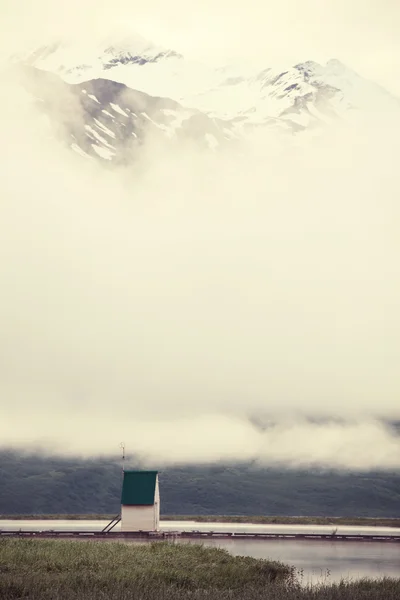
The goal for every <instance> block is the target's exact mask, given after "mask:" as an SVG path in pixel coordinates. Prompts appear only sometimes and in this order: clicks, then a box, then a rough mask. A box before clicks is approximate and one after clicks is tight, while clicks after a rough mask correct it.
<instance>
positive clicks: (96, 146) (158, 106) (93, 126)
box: [14, 35, 400, 162]
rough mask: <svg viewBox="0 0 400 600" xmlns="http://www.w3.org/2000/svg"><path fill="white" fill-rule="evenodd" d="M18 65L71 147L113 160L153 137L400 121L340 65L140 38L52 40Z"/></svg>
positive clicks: (295, 132) (200, 140)
mask: <svg viewBox="0 0 400 600" xmlns="http://www.w3.org/2000/svg"><path fill="white" fill-rule="evenodd" d="M14 60H18V61H19V62H22V63H23V64H24V65H25V68H26V69H28V70H29V71H30V76H29V78H28V80H29V83H28V87H30V88H31V89H33V92H34V94H35V97H37V98H39V100H40V103H41V106H42V108H44V109H45V110H46V111H48V113H49V115H51V118H52V120H53V121H54V122H55V123H56V125H57V127H58V126H62V127H63V128H64V129H65V128H66V129H67V134H68V136H70V141H71V147H72V148H73V149H74V150H75V151H76V152H79V153H81V154H83V155H87V156H95V157H99V158H101V159H102V160H106V161H114V162H126V161H130V160H131V159H132V155H133V154H134V153H135V152H136V151H137V148H138V147H139V146H140V145H141V144H142V143H143V141H144V139H145V137H146V136H147V135H155V136H158V137H159V138H160V139H163V140H164V141H165V140H167V141H168V143H173V142H176V141H181V140H182V139H186V140H191V141H192V142H194V141H195V143H196V144H200V146H201V147H204V148H208V149H211V150H213V151H215V150H216V149H217V148H220V147H221V146H223V145H224V144H226V143H229V142H230V141H231V140H232V139H238V138H243V137H248V136H249V135H250V134H251V133H252V132H254V131H257V132H258V131H259V130H260V128H261V129H262V130H265V129H267V130H268V131H269V132H271V135H272V134H273V133H275V132H278V134H282V133H283V134H286V138H287V136H288V135H289V137H291V138H292V139H293V136H294V137H296V138H299V137H300V138H302V137H307V136H308V135H310V134H311V135H312V136H313V135H318V133H319V132H320V131H321V130H323V129H324V127H325V126H326V125H327V124H329V123H335V121H336V120H338V119H341V120H343V119H344V120H347V119H349V120H351V119H353V118H354V117H355V116H357V115H364V116H365V115H367V116H368V115H369V114H373V115H374V117H375V118H376V116H377V115H378V116H379V115H385V116H386V117H387V115H392V114H394V115H396V116H397V118H398V116H399V115H400V100H399V99H397V98H395V97H393V96H392V95H391V94H389V93H388V92H387V91H386V90H384V89H382V88H381V87H379V86H378V85H376V84H375V83H373V82H371V81H368V80H366V79H364V78H363V77H361V76H360V75H358V74H357V73H355V72H354V71H352V70H351V69H349V68H348V67H346V66H345V65H343V64H342V63H340V62H339V61H337V60H330V61H328V63H327V64H326V65H321V64H318V63H316V62H313V61H308V62H304V63H299V64H296V65H294V66H292V65H289V66H287V65H286V66H284V67H271V66H268V60H267V59H266V60H265V63H266V65H267V66H265V67H263V68H259V67H258V66H252V67H246V68H244V67H241V66H239V65H227V66H226V65H225V66H223V67H215V66H214V65H211V66H210V65H206V64H201V63H197V62H194V61H191V60H187V59H186V58H185V57H184V56H182V55H181V54H179V53H177V52H175V51H173V50H170V49H165V48H161V47H158V46H156V45H154V44H153V43H151V42H148V41H147V40H145V39H143V38H141V37H139V36H136V35H135V36H133V37H128V38H107V39H105V40H102V41H100V42H99V43H96V44H84V43H82V44H81V43H79V44H78V43H76V42H74V43H68V42H62V43H55V44H53V45H50V46H42V47H39V48H36V49H34V50H33V51H29V52H27V53H25V54H23V55H22V54H21V55H19V56H18V57H14ZM56 76H57V77H56ZM56 90H57V91H56ZM61 90H62V93H61ZM66 97H68V100H65V98H66ZM72 105H73V106H75V111H71V106H72ZM73 112H74V114H72V113H73ZM77 115H79V116H80V118H79V119H78V118H76V117H77Z"/></svg>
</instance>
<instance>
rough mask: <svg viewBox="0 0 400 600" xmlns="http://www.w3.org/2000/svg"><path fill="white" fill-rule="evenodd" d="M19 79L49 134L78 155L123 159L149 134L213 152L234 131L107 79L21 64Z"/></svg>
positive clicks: (121, 161) (218, 121) (126, 160)
mask: <svg viewBox="0 0 400 600" xmlns="http://www.w3.org/2000/svg"><path fill="white" fill-rule="evenodd" d="M22 81H23V84H24V86H25V88H26V89H27V91H28V92H29V93H30V94H32V96H33V97H34V98H35V102H36V104H37V106H38V107H39V108H40V110H41V111H43V112H44V114H45V115H46V116H47V117H48V118H49V119H50V121H51V125H52V127H53V130H54V131H55V134H56V135H58V137H60V138H61V139H62V140H63V141H67V143H68V144H69V145H70V147H71V149H72V150H74V151H75V152H77V153H78V154H80V155H81V156H83V157H88V158H89V157H93V158H100V159H102V160H103V161H107V162H113V163H117V164H126V163H129V162H131V161H132V160H134V158H135V154H136V153H137V152H138V151H139V150H140V148H141V146H142V145H143V143H144V142H145V140H146V139H148V138H149V137H152V139H153V140H155V141H157V142H158V143H164V144H166V145H167V146H172V145H173V144H176V143H178V142H180V143H181V142H186V143H194V144H196V145H197V146H198V147H200V148H204V149H206V150H211V151H216V150H217V149H218V148H220V147H222V146H223V145H224V144H226V143H228V142H229V141H230V140H232V139H233V138H234V135H235V134H234V132H233V130H232V127H231V125H230V124H229V123H228V122H225V121H223V120H221V119H215V118H212V117H209V116H207V115H205V114H203V113H201V112H200V111H197V110H194V109H187V108H184V107H182V106H181V105H180V104H179V103H177V102H176V101H174V100H171V99H170V98H160V97H154V96H150V95H149V94H146V93H143V92H140V91H137V90H132V89H130V88H128V87H127V86H125V85H124V84H121V83H117V82H114V81H111V80H109V79H94V80H91V81H86V82H84V83H79V84H70V83H66V82H65V81H63V80H62V79H60V78H59V77H58V76H57V75H53V74H51V73H48V72H45V71H42V70H39V69H36V68H34V67H26V68H24V76H23V78H22Z"/></svg>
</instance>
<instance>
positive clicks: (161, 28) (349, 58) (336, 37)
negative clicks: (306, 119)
mask: <svg viewBox="0 0 400 600" xmlns="http://www.w3.org/2000/svg"><path fill="white" fill-rule="evenodd" d="M0 6H1V10H2V13H3V14H2V18H1V23H2V25H1V26H2V28H3V31H2V38H3V41H2V44H8V46H14V45H18V44H20V43H21V42H24V41H26V40H27V39H28V38H32V37H34V38H36V39H43V40H44V39H45V38H47V37H48V36H50V37H53V38H54V37H57V36H59V35H75V36H77V37H80V38H81V37H84V38H85V39H91V38H92V37H93V36H98V35H103V34H104V33H106V34H107V35H108V34H109V33H110V31H111V30H121V29H122V30H124V31H126V32H130V31H132V32H137V33H141V34H142V35H144V36H146V37H149V38H150V39H152V40H153V41H154V42H155V43H160V44H165V45H167V46H169V47H172V48H174V49H177V50H181V51H183V52H184V53H186V54H187V55H189V56H194V57H199V56H200V57H206V58H210V57H212V58H213V59H214V60H223V59H224V58H225V57H229V56H236V57H240V58H242V59H243V58H254V57H256V58H257V59H258V60H260V59H261V62H265V66H268V65H269V64H270V63H271V62H275V61H276V60H278V61H281V60H288V61H290V62H299V61H301V60H316V61H320V60H327V59H329V58H338V59H340V60H342V61H343V62H345V63H346V64H348V65H349V66H351V67H353V68H355V69H356V70H359V71H360V72H361V74H363V75H365V76H367V77H371V78H373V79H375V80H376V81H378V82H379V83H381V84H383V85H386V86H387V87H388V88H389V89H390V90H391V91H392V92H395V93H398V94H400V37H399V35H398V31H399V29H400V4H399V3H398V2H397V1H396V0H353V1H352V2H349V1H348V0H326V1H324V2H323V1H321V0H302V1H298V0H280V1H279V2H278V1H276V2H275V1H274V2H268V1H267V2H262V1H261V0H247V2H239V1H235V2H232V1H231V0H203V1H202V2H199V3H197V4H196V3H190V2H183V0H170V1H169V2H164V1H163V0H150V1H149V2H145V3H144V2H134V1H131V0H114V1H113V2H108V3H103V2H98V1H97V0H79V1H78V0H71V1H70V2H64V1H63V0H1V4H0Z"/></svg>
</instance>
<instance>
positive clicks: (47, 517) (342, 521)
mask: <svg viewBox="0 0 400 600" xmlns="http://www.w3.org/2000/svg"><path fill="white" fill-rule="evenodd" d="M113 517H115V515H111V514H79V515H78V514H54V515H53V514H37V515H21V514H15V515H0V521H6V520H7V521H36V520H37V521H61V520H63V521H106V520H110V519H112V518H113ZM161 521H194V522H197V523H243V524H248V525H250V524H252V525H329V526H331V525H332V526H339V525H344V526H346V525H348V526H351V525H353V526H367V527H398V528H400V518H379V517H375V518H374V517H300V516H299V517H288V516H237V515H163V516H162V517H161Z"/></svg>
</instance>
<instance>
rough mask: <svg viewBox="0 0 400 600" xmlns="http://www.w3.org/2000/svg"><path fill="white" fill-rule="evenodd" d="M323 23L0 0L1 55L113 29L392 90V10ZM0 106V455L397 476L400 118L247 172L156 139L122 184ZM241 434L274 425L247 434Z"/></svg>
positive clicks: (10, 86) (316, 9) (23, 113)
mask: <svg viewBox="0 0 400 600" xmlns="http://www.w3.org/2000/svg"><path fill="white" fill-rule="evenodd" d="M322 5H323V3H322V2H320V3H317V2H310V1H308V2H307V1H305V2H301V4H297V3H294V2H290V3H282V2H281V3H279V9H278V8H276V7H275V6H274V5H271V7H270V8H268V7H266V6H265V5H262V6H263V8H261V7H259V6H258V4H256V3H254V2H253V3H252V2H251V1H249V2H247V3H246V5H245V8H244V7H243V5H242V4H240V5H239V4H238V5H232V4H231V3H228V2H226V3H219V4H217V3H215V2H211V1H210V0H207V1H205V2H203V3H202V4H201V8H199V9H198V10H195V8H194V6H193V5H190V8H189V5H186V4H183V3H177V2H175V3H174V2H168V3H167V4H164V3H161V2H160V3H159V4H158V5H157V6H156V5H155V4H154V3H152V4H150V5H148V7H147V9H146V10H145V9H143V7H137V6H135V5H134V4H132V3H131V2H129V3H128V2H121V1H118V0H115V1H114V2H112V3H110V7H112V12H110V11H111V8H110V9H109V10H108V11H106V10H105V9H103V8H102V7H101V5H98V3H97V2H94V1H92V0H90V1H89V2H86V3H85V2H79V3H76V2H72V3H68V5H67V4H66V3H64V2H63V3H57V4H56V3H54V2H49V1H48V2H45V0H41V1H36V2H32V0H29V1H26V2H22V0H19V1H18V0H12V1H10V2H8V1H5V0H2V3H1V6H2V8H3V11H4V13H3V15H4V19H2V20H1V22H2V27H3V28H4V36H3V37H2V40H3V42H2V43H3V44H4V42H5V41H7V40H8V41H9V43H10V44H11V43H13V44H14V45H15V46H16V47H17V46H18V43H19V41H18V40H19V39H20V40H21V43H22V40H26V39H27V38H28V37H29V35H30V34H31V33H32V32H33V33H34V34H35V35H39V37H42V38H43V39H46V38H48V36H49V34H50V33H52V35H54V34H57V35H58V33H60V34H61V33H64V34H69V35H71V33H75V34H76V35H78V34H79V35H80V32H82V31H85V30H86V31H90V35H91V36H92V35H98V34H103V33H107V32H108V31H107V28H106V23H107V22H108V20H110V22H111V23H112V22H113V21H115V24H116V25H118V22H119V24H121V22H123V23H124V26H125V25H129V26H130V25H132V28H133V29H137V30H139V31H141V32H143V33H144V34H145V35H149V37H153V38H157V40H156V41H158V40H160V41H161V42H164V43H165V44H167V45H171V46H173V45H175V44H174V41H176V46H177V47H178V49H180V48H182V49H183V50H187V51H188V52H191V53H192V54H193V55H196V54H197V55H198V54H200V53H203V49H205V50H206V51H207V52H208V54H210V52H211V53H212V52H214V51H216V52H217V51H218V53H219V55H220V56H222V55H223V54H233V53H236V54H237V53H239V54H240V53H241V51H243V53H246V55H248V56H251V54H252V53H253V54H254V53H257V52H259V53H260V52H262V53H265V55H266V56H267V57H268V56H274V57H275V54H282V55H287V56H289V54H293V59H295V60H301V59H305V58H313V59H317V60H318V59H322V58H323V57H324V56H326V57H329V56H336V57H338V58H341V59H342V60H344V61H346V62H349V63H350V64H352V65H353V66H355V67H356V68H358V66H360V68H361V67H362V70H363V72H364V74H371V75H373V74H374V73H377V74H379V73H380V72H382V73H384V74H385V77H386V78H389V79H390V78H391V77H392V78H394V77H395V76H397V75H398V64H399V63H398V60H399V59H398V56H400V52H399V45H398V43H399V42H398V41H397V40H395V36H394V33H395V30H396V27H395V24H396V22H397V20H396V19H397V17H398V16H399V8H395V4H394V3H389V2H385V1H383V2H382V1H380V2H379V3H378V2H372V1H370V2H363V3H361V2H355V3H354V2H353V3H352V4H351V9H348V8H346V4H345V3H344V2H335V3H331V4H330V5H329V4H328V5H326V3H324V6H323V7H322ZM300 6H301V8H300ZM349 6H350V5H349ZM78 7H79V10H78ZM90 8H91V10H89V9H90ZM156 8H157V10H155V9H156ZM84 9H86V10H84ZM154 12H155V13H156V17H154V15H153V13H154ZM152 15H153V16H152ZM139 25H140V27H139ZM136 26H137V27H136ZM146 28H147V30H146ZM96 32H97V33H96ZM28 34H29V35H28ZM152 34H154V35H152ZM158 34H159V35H158ZM88 35H89V34H88ZM18 36H20V37H19V38H18ZM178 42H179V43H178ZM3 49H4V46H3ZM207 52H206V54H207ZM357 61H358V63H357ZM396 61H397V62H396ZM268 63H269V61H268V60H267V59H266V65H268ZM396 74H397V75H396ZM2 86H3V89H5V90H6V91H7V93H6V94H3V95H2V96H1V97H0V131H1V132H2V139H3V142H2V144H1V146H0V256H1V261H0V298H1V302H0V339H1V345H0V409H1V412H0V443H2V444H16V445H19V446H28V445H30V444H34V443H41V444H43V445H44V446H45V447H48V448H49V447H51V448H57V449H60V450H61V451H71V452H72V451H83V452H85V453H96V452H114V451H115V452H118V444H119V442H120V441H121V440H124V441H125V442H126V443H127V447H128V449H129V450H130V451H134V450H137V451H141V452H143V453H144V454H145V455H147V456H150V457H151V458H152V459H153V460H155V461H157V460H160V461H161V460H170V461H174V460H186V459H187V460H213V459H218V458H221V457H223V458H236V459H237V458H260V459H261V460H265V461H267V462H284V463H286V464H302V465H304V464H314V463H317V464H323V465H328V466H329V465H334V466H340V467H344V466H353V467H366V468H367V467H399V466H400V438H399V437H395V436H394V435H393V432H391V430H389V429H385V428H384V427H383V426H382V424H381V422H380V419H381V418H387V419H390V418H400V403H399V398H400V378H399V358H400V312H399V308H398V307H399V306H400V267H399V260H398V257H399V256H400V237H399V234H398V223H399V222H400V203H399V196H400V175H399V169H398V165H397V163H398V156H399V155H400V141H399V136H398V135H397V132H398V131H399V122H398V121H395V120H394V116H393V115H392V116H390V119H389V117H388V119H386V116H385V115H375V118H377V120H372V119H373V118H374V117H373V116H369V117H368V120H367V121H366V122H365V123H362V124H361V127H360V128H359V129H358V128H357V126H354V127H353V128H352V129H350V130H347V129H346V128H345V126H344V125H343V127H339V126H338V127H337V129H335V130H333V129H331V130H327V132H326V133H325V135H322V136H321V137H320V138H319V140H318V141H317V142H316V145H315V146H314V145H310V146H308V147H306V148H305V149H304V150H303V151H302V152H301V153H300V154H297V153H294V152H292V153H291V152H281V153H280V154H279V153H274V152H273V148H271V144H273V140H272V141H271V139H269V138H263V137H262V136H261V138H260V139H258V140H257V144H259V145H257V147H254V148H253V147H252V148H250V150H251V153H249V154H248V155H244V156H243V157H241V158H240V161H237V159H235V158H234V157H232V156H230V155H229V153H227V154H224V153H222V154H221V155H219V157H218V158H215V159H212V160H211V159H206V158H204V157H201V156H200V155H199V154H198V153H197V152H196V151H195V150H194V149H193V151H188V149H187V148H186V147H185V148H184V149H181V148H178V149H177V151H176V152H175V153H172V154H171V153H169V154H168V155H166V156H164V155H162V156H161V155H160V149H159V148H158V147H155V146H154V144H153V145H152V143H151V140H150V141H149V142H148V144H147V147H146V152H144V154H143V157H144V158H143V161H142V162H141V163H140V164H139V165H137V166H136V170H135V177H132V170H131V169H128V170H127V171H126V172H122V173H121V172H112V171H111V172H108V171H102V170H100V169H99V168H98V167H96V166H95V165H94V164H88V163H87V162H86V161H83V160H82V159H81V158H80V157H78V156H72V155H71V153H69V152H68V151H67V150H64V149H63V148H62V147H61V146H59V145H58V143H56V142H55V141H54V140H53V138H52V136H51V132H50V131H49V129H48V125H47V124H46V120H45V119H43V118H40V117H39V114H38V113H37V111H36V109H35V107H34V106H33V104H32V102H31V101H30V99H29V98H27V97H26V94H24V93H23V92H22V91H21V88H20V87H19V85H18V82H16V81H15V80H13V79H12V78H10V77H9V76H6V74H5V73H2ZM69 100H70V98H60V106H63V105H68V102H69ZM76 118H77V119H79V118H80V115H79V112H78V111H77V114H76ZM267 151H268V156H267ZM254 414H259V415H263V417H264V418H266V419H268V418H270V419H273V420H274V421H275V423H277V425H276V426H275V427H274V428H273V429H268V430H266V432H264V433H262V432H260V431H256V430H255V429H254V427H252V426H251V424H250V423H249V420H248V416H249V415H254ZM315 415H319V416H323V417H325V418H326V419H328V421H329V419H333V421H332V422H330V423H328V424H327V423H319V424H310V423H309V422H308V421H307V419H304V417H305V416H306V417H307V416H315ZM338 417H340V418H342V419H343V420H344V422H338V421H337V418H338ZM71 432H73V434H72V435H71ZM371 441H373V443H371Z"/></svg>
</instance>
